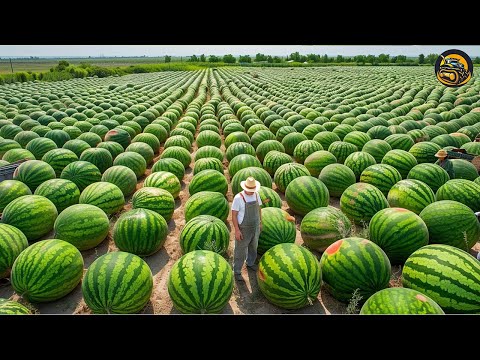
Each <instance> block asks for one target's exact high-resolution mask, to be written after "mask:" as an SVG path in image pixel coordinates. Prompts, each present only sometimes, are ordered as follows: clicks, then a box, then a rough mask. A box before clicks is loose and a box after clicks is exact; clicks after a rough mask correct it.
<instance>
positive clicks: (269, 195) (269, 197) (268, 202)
mask: <svg viewBox="0 0 480 360" xmlns="http://www.w3.org/2000/svg"><path fill="white" fill-rule="evenodd" d="M258 196H260V200H262V205H261V206H260V207H261V208H262V209H263V208H266V207H276V208H279V209H280V208H281V207H282V199H281V198H280V195H278V193H277V192H276V191H275V190H273V189H270V188H268V187H265V186H260V190H258Z"/></svg>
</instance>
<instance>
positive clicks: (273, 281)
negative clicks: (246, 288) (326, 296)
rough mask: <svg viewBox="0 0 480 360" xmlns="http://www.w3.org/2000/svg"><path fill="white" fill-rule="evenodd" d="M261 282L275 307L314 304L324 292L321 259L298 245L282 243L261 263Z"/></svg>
mask: <svg viewBox="0 0 480 360" xmlns="http://www.w3.org/2000/svg"><path fill="white" fill-rule="evenodd" d="M257 282H258V286H259V288H260V291H261V292H262V293H263V295H264V296H265V297H266V298H267V300H268V301H270V302H271V303H272V304H274V305H276V306H279V307H282V308H285V309H300V308H302V307H305V306H307V305H313V302H314V301H315V300H316V299H317V296H318V294H319V292H320V286H321V284H322V273H321V271H320V266H319V263H318V260H317V258H316V257H315V256H314V255H313V254H312V253H311V252H310V251H308V250H307V249H305V248H303V247H301V246H299V245H296V244H278V245H275V246H274V247H272V248H271V249H269V250H267V252H265V254H263V256H262V258H261V259H260V261H259V267H258V271H257Z"/></svg>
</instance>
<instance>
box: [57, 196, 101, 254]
mask: <svg viewBox="0 0 480 360" xmlns="http://www.w3.org/2000/svg"><path fill="white" fill-rule="evenodd" d="M109 225H110V223H109V221H108V217H107V215H106V214H105V212H104V211H103V210H101V209H100V208H98V207H96V206H93V205H88V204H76V205H72V206H70V207H68V208H66V209H65V210H63V211H62V212H61V213H60V215H59V216H58V218H57V220H56V221H55V225H54V229H55V237H57V238H61V239H63V240H65V241H67V242H69V243H71V244H72V245H74V246H76V247H77V248H78V249H79V250H88V249H91V248H94V247H95V246H97V245H98V244H100V243H101V242H102V241H103V240H104V239H105V238H106V237H107V235H108V230H109Z"/></svg>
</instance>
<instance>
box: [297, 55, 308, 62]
mask: <svg viewBox="0 0 480 360" xmlns="http://www.w3.org/2000/svg"><path fill="white" fill-rule="evenodd" d="M298 60H299V62H301V63H303V62H305V61H307V57H306V56H305V55H300V58H299V59H298Z"/></svg>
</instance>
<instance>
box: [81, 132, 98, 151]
mask: <svg viewBox="0 0 480 360" xmlns="http://www.w3.org/2000/svg"><path fill="white" fill-rule="evenodd" d="M77 139H78V140H83V141H85V142H87V143H88V145H90V146H91V147H92V148H95V147H97V145H98V144H100V143H101V142H102V138H101V137H100V136H99V135H97V134H94V133H91V132H85V133H83V134H82V135H80V136H79V137H78V138H77Z"/></svg>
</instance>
